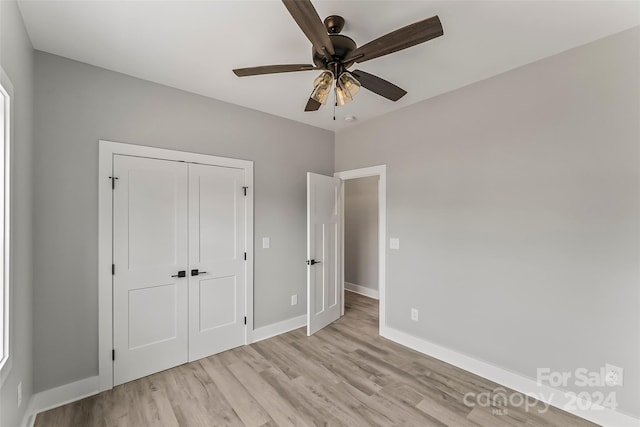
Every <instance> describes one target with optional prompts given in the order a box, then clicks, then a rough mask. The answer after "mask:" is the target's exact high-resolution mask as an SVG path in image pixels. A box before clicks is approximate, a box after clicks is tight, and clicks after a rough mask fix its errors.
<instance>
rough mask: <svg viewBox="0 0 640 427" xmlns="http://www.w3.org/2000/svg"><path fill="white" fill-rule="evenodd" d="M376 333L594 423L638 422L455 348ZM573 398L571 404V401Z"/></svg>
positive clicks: (387, 331) (382, 331) (391, 332)
mask: <svg viewBox="0 0 640 427" xmlns="http://www.w3.org/2000/svg"><path fill="white" fill-rule="evenodd" d="M380 335H381V336H383V337H385V338H387V339H390V340H391V341H394V342H396V343H398V344H402V345H404V346H406V347H409V348H411V349H413V350H416V351H419V352H421V353H424V354H426V355H428V356H431V357H435V358H436V359H439V360H442V361H443V362H446V363H449V364H451V365H453V366H456V367H458V368H461V369H464V370H465V371H469V372H471V373H473V374H476V375H479V376H481V377H483V378H486V379H488V380H491V381H493V382H495V383H497V384H500V385H501V386H505V387H507V388H510V389H513V390H516V391H519V392H521V393H524V394H531V393H534V394H535V396H536V397H537V398H538V400H541V401H543V402H545V403H548V404H550V405H551V406H555V407H556V408H559V409H562V410H563V411H566V412H569V413H571V414H573V415H576V416H578V417H580V418H584V419H586V420H589V421H592V422H594V423H596V424H600V425H603V426H619V427H623V426H624V427H627V426H638V425H640V419H637V418H634V417H631V416H629V415H625V414H622V413H620V412H617V411H614V410H611V409H608V408H603V407H601V406H598V405H595V404H593V405H592V409H590V410H584V409H578V408H580V407H586V406H587V405H589V403H588V402H584V401H580V402H578V404H577V405H571V406H567V404H568V403H569V402H570V399H569V397H568V396H567V394H566V393H567V392H566V391H562V390H558V389H555V388H552V387H549V386H545V385H540V386H539V385H538V384H537V382H536V380H534V379H531V378H528V377H525V376H523V375H520V374H517V373H515V372H511V371H509V370H506V369H503V368H500V367H497V366H495V365H492V364H490V363H487V362H484V361H482V360H478V359H474V358H472V357H469V356H467V355H465V354H462V353H459V352H457V351H455V350H451V349H449V348H446V347H442V346H440V345H438V344H434V343H432V342H429V341H426V340H423V339H421V338H418V337H415V336H413V335H410V334H407V333H405V332H401V331H398V330H397V329H393V328H390V327H386V326H385V327H384V328H380ZM573 401H574V403H575V400H573ZM583 404H584V406H583Z"/></svg>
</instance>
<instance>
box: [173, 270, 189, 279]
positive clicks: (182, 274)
mask: <svg viewBox="0 0 640 427" xmlns="http://www.w3.org/2000/svg"><path fill="white" fill-rule="evenodd" d="M186 276H187V272H186V271H185V270H180V271H178V274H174V275H173V276H171V277H186Z"/></svg>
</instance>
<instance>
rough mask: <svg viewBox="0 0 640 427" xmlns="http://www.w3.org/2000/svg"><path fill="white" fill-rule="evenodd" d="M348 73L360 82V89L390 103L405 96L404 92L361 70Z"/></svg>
mask: <svg viewBox="0 0 640 427" xmlns="http://www.w3.org/2000/svg"><path fill="white" fill-rule="evenodd" d="M350 73H351V74H352V75H353V77H355V78H356V79H357V80H358V81H359V82H360V84H361V85H362V87H364V88H365V89H369V90H370V91H371V92H373V93H377V94H378V95H380V96H382V97H385V98H387V99H390V100H391V101H394V102H395V101H397V100H399V99H400V98H402V97H403V96H405V95H406V94H407V91H406V90H404V89H402V88H399V87H398V86H396V85H394V84H393V83H391V82H388V81H386V80H384V79H381V78H380V77H378V76H374V75H373V74H369V73H367V72H364V71H362V70H353V71H350Z"/></svg>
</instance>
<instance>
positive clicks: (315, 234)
mask: <svg viewBox="0 0 640 427" xmlns="http://www.w3.org/2000/svg"><path fill="white" fill-rule="evenodd" d="M340 184H341V181H340V179H338V178H333V177H329V176H324V175H318V174H315V173H311V172H308V173H307V335H309V336H310V335H312V334H314V333H316V332H317V331H319V330H320V329H322V328H324V327H325V326H327V325H328V324H329V323H331V322H333V321H335V320H338V318H339V317H340V312H341V310H340V309H341V300H342V294H341V290H342V286H341V284H340V277H341V275H340V262H341V255H340V249H341V247H342V245H341V242H340V240H341V236H342V234H341V232H340V221H339V218H340V217H339V215H340V212H341V208H340Z"/></svg>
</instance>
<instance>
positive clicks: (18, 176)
mask: <svg viewBox="0 0 640 427" xmlns="http://www.w3.org/2000/svg"><path fill="white" fill-rule="evenodd" d="M0 64H1V65H2V68H3V69H4V71H5V73H6V74H7V75H8V77H9V79H10V80H11V83H12V84H13V86H14V99H13V108H12V110H13V111H12V113H13V146H12V149H13V155H12V158H11V168H12V176H11V197H12V200H11V202H12V206H11V245H12V248H11V257H12V259H11V310H10V313H11V320H10V328H11V330H10V339H11V342H10V345H11V350H10V351H11V353H10V354H11V357H12V359H13V360H12V369H11V373H10V374H9V377H7V379H6V380H5V382H4V383H3V384H2V390H0V425H3V426H17V425H19V424H20V421H21V419H22V417H23V415H24V411H25V409H26V406H27V403H28V402H29V398H30V397H31V395H32V391H33V387H32V384H33V377H32V372H33V370H32V354H33V351H32V323H31V322H32V300H31V298H32V274H31V271H32V269H33V265H34V263H33V256H32V255H33V246H32V240H33V239H32V236H33V235H32V231H31V230H32V224H33V215H32V199H33V186H32V184H33V180H32V174H33V167H32V156H33V49H32V47H31V42H30V41H29V38H28V36H27V33H26V31H25V29H24V25H23V23H22V16H21V14H20V11H19V10H18V6H17V5H16V3H15V2H14V1H0ZM20 381H22V395H23V397H22V406H21V407H20V408H17V405H16V404H17V393H16V389H17V386H18V383H19V382H20Z"/></svg>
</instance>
